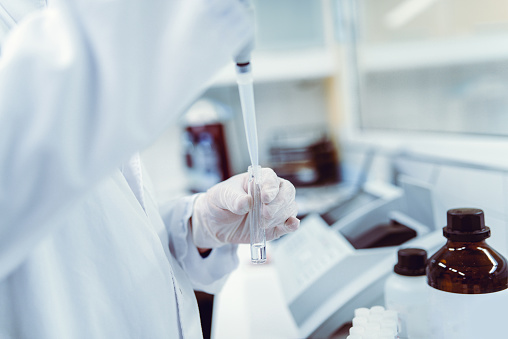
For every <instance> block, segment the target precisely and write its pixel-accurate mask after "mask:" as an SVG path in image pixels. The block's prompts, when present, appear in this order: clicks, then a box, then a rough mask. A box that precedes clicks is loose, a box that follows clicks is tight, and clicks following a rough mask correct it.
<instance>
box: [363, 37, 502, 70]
mask: <svg viewBox="0 0 508 339" xmlns="http://www.w3.org/2000/svg"><path fill="white" fill-rule="evenodd" d="M507 41H508V35H507V34H498V35H476V36H474V37H462V38H454V39H441V40H429V41H418V42H405V43H392V44H384V45H371V46H368V45H364V46H362V47H361V59H360V60H361V63H360V67H361V70H362V71H364V72H389V71H396V70H404V69H415V68H430V67H445V66H448V65H460V64H462V65H466V64H474V63H482V62H492V61H503V60H505V61H508V44H507V43H506V42H507Z"/></svg>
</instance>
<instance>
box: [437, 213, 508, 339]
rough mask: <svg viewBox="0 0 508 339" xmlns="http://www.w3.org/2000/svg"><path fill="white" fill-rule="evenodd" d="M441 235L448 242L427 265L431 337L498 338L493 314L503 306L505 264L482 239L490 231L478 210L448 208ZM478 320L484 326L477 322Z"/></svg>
mask: <svg viewBox="0 0 508 339" xmlns="http://www.w3.org/2000/svg"><path fill="white" fill-rule="evenodd" d="M443 235H444V236H445V237H446V238H447V239H448V240H447V242H446V244H445V245H444V246H443V247H442V248H441V249H439V250H438V251H437V252H436V253H435V254H434V255H433V256H432V257H431V258H430V259H429V262H428V265H427V283H428V285H429V286H430V287H432V289H430V292H429V293H430V302H431V308H432V309H431V313H434V317H433V319H434V323H433V324H431V326H432V327H433V336H432V338H461V339H466V338H494V337H495V336H496V335H500V334H501V333H498V332H497V331H498V329H499V330H501V329H500V328H499V325H501V324H503V325H504V322H503V320H502V319H501V318H499V316H498V314H501V313H502V314H504V313H505V311H504V309H505V308H506V307H507V305H508V297H507V296H508V290H507V288H508V266H507V262H506V259H505V258H504V257H503V256H502V255H501V254H499V253H498V252H496V251H495V250H494V249H493V248H492V247H490V246H489V245H488V244H487V243H486V241H485V239H487V238H489V237H490V228H489V227H487V226H485V220H484V213H483V211H482V210H480V209H475V208H458V209H451V210H449V211H448V213H447V226H445V227H444V228H443ZM483 318H485V321H486V323H485V322H483V323H482V321H481V319H483ZM496 322H497V323H498V324H497V325H496ZM485 331H488V332H487V333H486V332H485ZM489 335H494V336H492V337H489Z"/></svg>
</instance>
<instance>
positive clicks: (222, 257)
mask: <svg viewBox="0 0 508 339" xmlns="http://www.w3.org/2000/svg"><path fill="white" fill-rule="evenodd" d="M45 5H46V4H45V0H0V34H1V36H0V38H1V56H0V126H1V127H0V128H1V133H0V161H1V163H0V338H1V339H5V338H37V339H50V338H51V339H72V338H86V339H90V338H108V339H113V338H122V339H125V338H136V339H140V338H150V339H156V338H199V337H201V327H200V323H199V314H198V309H197V303H196V300H195V297H194V293H193V289H197V290H202V291H205V292H209V293H215V292H217V291H218V290H219V289H220V287H221V285H222V284H223V283H224V281H225V279H226V278H227V276H228V273H230V272H231V271H232V270H233V269H234V268H235V266H236V265H237V257H236V245H235V244H237V243H244V242H248V240H249V239H248V232H247V227H248V225H246V224H245V220H246V214H247V213H248V210H249V206H250V204H251V200H250V197H249V196H248V195H247V194H246V192H245V189H246V187H245V185H246V180H247V175H246V174H240V175H237V176H234V177H232V178H230V179H228V180H227V181H225V182H223V183H220V184H218V185H216V186H214V187H213V188H211V189H210V190H209V191H208V192H206V193H202V194H199V195H194V196H191V197H187V198H184V199H181V200H177V201H175V202H174V203H173V204H172V205H171V206H157V204H156V202H155V201H154V199H153V196H152V194H151V193H150V190H149V185H148V183H147V177H146V174H145V173H144V172H143V171H142V166H141V164H140V161H139V157H138V156H136V155H134V156H133V154H136V152H137V151H138V150H141V149H143V148H145V147H147V146H148V145H150V143H152V142H154V141H155V139H156V138H157V137H158V135H160V134H161V133H162V132H163V131H164V130H165V129H166V128H167V126H168V125H169V124H171V123H172V121H174V120H175V119H176V117H177V115H178V114H179V113H181V112H182V111H183V110H184V109H185V108H186V107H188V105H189V104H190V103H191V102H192V100H194V99H195V98H196V97H197V96H198V95H199V94H200V93H202V91H203V90H204V89H205V85H206V84H207V83H208V82H209V81H210V80H211V78H212V77H213V76H214V75H215V73H216V72H217V71H218V70H220V69H221V67H223V66H225V65H227V64H228V62H230V60H231V59H232V57H233V56H234V55H235V53H237V52H238V51H239V50H240V49H241V48H242V46H244V45H245V44H246V43H247V42H248V41H249V40H250V39H252V36H253V35H252V27H251V24H249V20H247V19H246V17H247V16H246V13H245V11H244V8H243V6H242V5H241V4H240V3H239V2H238V0H145V1H138V0H61V1H58V0H55V1H54V2H50V4H49V8H42V7H45ZM35 9H36V10H35ZM29 12H30V14H28V13H29ZM129 159H130V160H129ZM263 175H264V176H265V178H266V180H265V181H264V183H263V186H262V201H263V202H264V204H265V206H264V216H265V217H266V218H267V227H268V229H267V238H268V239H273V238H277V237H279V236H281V235H282V234H284V233H287V232H290V231H293V230H295V229H297V228H298V224H299V221H298V219H296V218H295V217H296V205H295V201H294V193H295V192H294V187H293V186H292V185H291V184H290V183H289V182H287V181H285V180H282V179H280V178H278V177H277V176H276V175H275V173H274V172H273V171H271V170H269V169H264V170H263ZM210 249H211V252H210ZM200 252H202V253H207V254H208V253H209V254H208V256H206V255H201V254H200Z"/></svg>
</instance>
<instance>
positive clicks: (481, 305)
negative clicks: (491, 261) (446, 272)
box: [428, 286, 508, 339]
mask: <svg viewBox="0 0 508 339" xmlns="http://www.w3.org/2000/svg"><path fill="white" fill-rule="evenodd" d="M428 296H429V301H430V324H429V325H430V331H431V336H430V338H432V339H479V338H501V337H503V335H504V333H505V331H506V307H507V305H508V289H506V290H503V291H500V292H494V293H486V294H459V293H450V292H443V291H441V290H437V289H435V288H432V287H430V286H429V291H428Z"/></svg>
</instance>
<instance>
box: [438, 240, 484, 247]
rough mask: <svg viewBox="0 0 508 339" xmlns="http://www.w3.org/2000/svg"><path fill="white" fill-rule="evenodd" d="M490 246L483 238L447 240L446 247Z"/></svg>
mask: <svg viewBox="0 0 508 339" xmlns="http://www.w3.org/2000/svg"><path fill="white" fill-rule="evenodd" d="M478 246H480V247H490V246H489V245H488V244H487V242H486V241H485V240H480V241H452V240H447V242H446V247H453V248H462V247H464V248H469V247H478Z"/></svg>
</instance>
